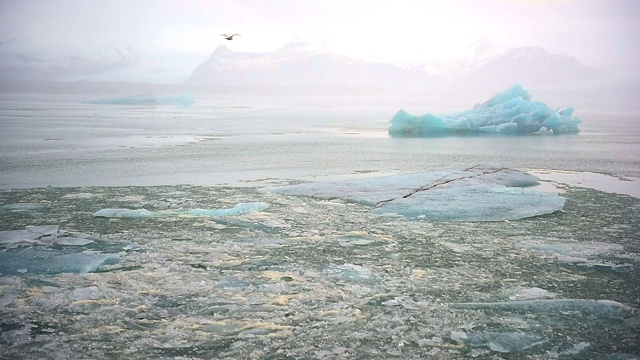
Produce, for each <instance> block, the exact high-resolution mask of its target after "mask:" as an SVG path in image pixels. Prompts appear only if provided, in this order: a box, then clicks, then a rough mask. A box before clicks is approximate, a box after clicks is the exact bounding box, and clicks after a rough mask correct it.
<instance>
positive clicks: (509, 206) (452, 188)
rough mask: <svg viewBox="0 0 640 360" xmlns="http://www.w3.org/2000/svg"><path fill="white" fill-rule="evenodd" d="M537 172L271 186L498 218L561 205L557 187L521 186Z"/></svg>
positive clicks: (394, 209) (423, 211) (422, 214)
mask: <svg viewBox="0 0 640 360" xmlns="http://www.w3.org/2000/svg"><path fill="white" fill-rule="evenodd" d="M538 182H539V180H538V178H537V177H535V176H533V175H530V174H527V173H523V172H521V171H518V170H513V169H507V168H501V167H496V166H474V167H471V168H468V169H464V170H442V171H431V172H424V173H417V174H405V175H395V176H387V177H379V178H369V179H361V180H352V181H339V182H316V183H305V184H297V185H287V186H279V187H271V188H268V190H270V191H272V192H274V193H277V194H286V195H303V196H312V197H316V198H321V199H343V200H346V201H351V202H356V203H360V204H364V205H368V206H371V207H372V209H371V210H370V211H371V212H372V213H375V214H399V215H403V216H405V217H408V218H426V219H428V220H431V221H502V220H516V219H522V218H527V217H532V216H538V215H544V214H550V213H553V212H555V211H559V210H562V208H563V207H564V200H565V199H564V198H563V197H561V196H559V195H558V194H557V193H553V192H551V193H549V192H540V191H535V190H531V189H526V188H525V187H527V186H532V185H537V184H538Z"/></svg>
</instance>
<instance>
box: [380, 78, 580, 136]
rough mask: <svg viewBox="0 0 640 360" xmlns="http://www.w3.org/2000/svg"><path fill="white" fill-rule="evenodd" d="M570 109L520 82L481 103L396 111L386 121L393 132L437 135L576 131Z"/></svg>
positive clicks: (576, 119)
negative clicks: (438, 110) (535, 96)
mask: <svg viewBox="0 0 640 360" xmlns="http://www.w3.org/2000/svg"><path fill="white" fill-rule="evenodd" d="M573 111H574V109H573V108H571V107H569V108H567V109H564V110H553V109H551V108H549V106H547V104H545V103H543V102H540V101H531V95H529V93H528V92H527V91H526V90H525V89H524V88H522V86H520V85H514V86H512V87H510V88H509V89H507V90H505V91H503V92H501V93H498V94H496V95H494V96H493V97H492V98H491V99H489V100H487V101H486V102H485V103H483V104H482V105H480V104H478V105H476V106H475V107H474V108H473V109H470V110H466V111H463V112H460V113H456V114H451V115H432V114H426V115H422V116H414V115H411V114H409V113H407V112H405V111H404V110H400V111H398V112H397V113H396V114H395V115H394V116H393V118H392V119H391V120H390V121H389V122H390V123H391V126H390V127H389V134H390V135H394V136H438V135H457V134H483V133H484V134H491V133H498V134H538V135H552V134H560V133H576V132H578V131H579V130H578V124H580V122H581V121H580V119H578V118H577V117H575V116H573Z"/></svg>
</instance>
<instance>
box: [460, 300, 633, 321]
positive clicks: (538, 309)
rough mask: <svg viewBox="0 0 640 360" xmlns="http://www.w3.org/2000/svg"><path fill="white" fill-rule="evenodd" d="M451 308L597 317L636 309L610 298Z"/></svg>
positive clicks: (625, 315) (465, 305)
mask: <svg viewBox="0 0 640 360" xmlns="http://www.w3.org/2000/svg"><path fill="white" fill-rule="evenodd" d="M450 306H451V308H453V309H468V310H493V311H511V312H516V313H534V314H556V315H561V314H563V313H566V312H573V311H577V312H581V313H582V314H583V315H586V316H595V317H597V318H610V317H619V316H622V317H627V316H629V315H631V314H633V313H635V311H636V309H634V308H632V307H629V306H626V305H624V304H621V303H619V302H616V301H612V300H585V299H553V300H519V301H504V302H495V303H453V304H450Z"/></svg>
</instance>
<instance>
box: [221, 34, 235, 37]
mask: <svg viewBox="0 0 640 360" xmlns="http://www.w3.org/2000/svg"><path fill="white" fill-rule="evenodd" d="M220 36H224V37H229V35H227V34H220ZM231 36H233V35H231Z"/></svg>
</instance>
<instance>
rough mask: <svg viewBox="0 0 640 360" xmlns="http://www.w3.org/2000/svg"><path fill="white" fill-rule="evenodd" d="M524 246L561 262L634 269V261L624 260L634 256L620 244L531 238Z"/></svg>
mask: <svg viewBox="0 0 640 360" xmlns="http://www.w3.org/2000/svg"><path fill="white" fill-rule="evenodd" d="M522 246H523V247H525V248H528V249H532V250H535V251H539V252H541V253H543V254H546V255H548V256H553V257H555V258H556V260H557V261H558V262H560V263H566V264H573V265H577V266H585V267H589V268H595V269H598V270H606V271H612V272H630V271H633V269H634V266H633V264H632V263H630V262H623V260H627V261H628V260H630V259H631V260H633V259H634V256H633V255H629V254H625V251H624V246H622V245H620V244H609V243H602V242H585V241H563V240H557V239H554V240H547V239H531V240H525V241H523V243H522ZM636 256H637V255H636ZM604 258H614V259H616V261H615V262H612V261H609V260H606V259H604Z"/></svg>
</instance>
